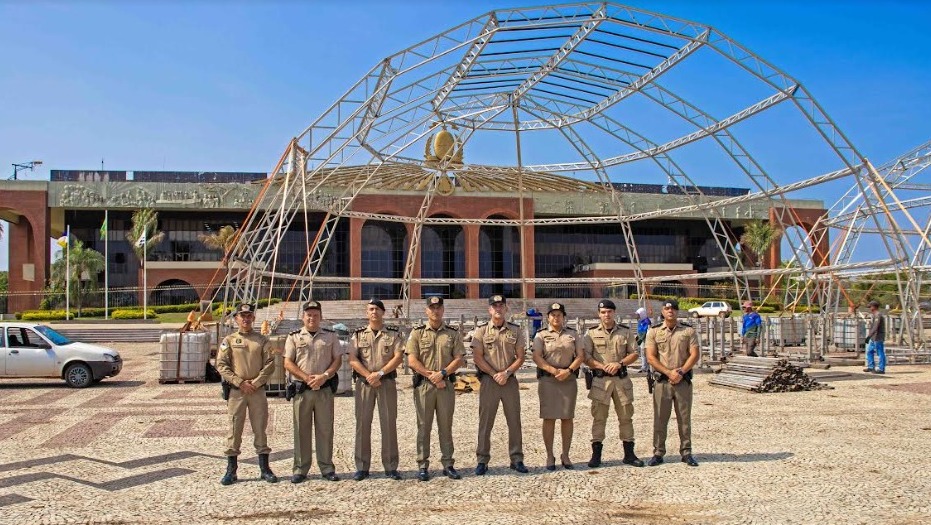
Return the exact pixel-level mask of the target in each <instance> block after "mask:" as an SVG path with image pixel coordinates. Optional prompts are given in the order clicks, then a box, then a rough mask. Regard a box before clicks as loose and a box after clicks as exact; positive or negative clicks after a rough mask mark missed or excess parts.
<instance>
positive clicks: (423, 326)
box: [412, 324, 427, 330]
mask: <svg viewBox="0 0 931 525" xmlns="http://www.w3.org/2000/svg"><path fill="white" fill-rule="evenodd" d="M426 327H427V325H426V324H419V325H417V326H415V327H414V328H412V330H423V329H424V328H426Z"/></svg>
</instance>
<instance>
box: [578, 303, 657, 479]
mask: <svg viewBox="0 0 931 525" xmlns="http://www.w3.org/2000/svg"><path fill="white" fill-rule="evenodd" d="M616 310H617V307H616V306H615V305H614V302H613V301H611V300H609V299H603V300H602V301H601V302H599V303H598V318H599V319H600V320H601V323H599V325H598V326H595V327H593V328H591V329H589V330H588V332H586V333H585V364H587V365H588V366H589V368H591V369H592V374H593V375H594V378H593V379H592V387H591V390H589V393H588V398H589V399H590V400H591V402H592V458H591V460H590V461H589V462H588V466H589V467H591V468H595V467H599V466H601V453H602V449H603V446H604V439H605V427H606V426H607V422H608V410H609V409H610V408H611V403H614V411H615V413H617V419H618V434H619V436H620V438H621V442H622V443H623V446H624V460H623V462H624V463H625V464H628V465H634V466H636V467H642V466H643V461H640V459H639V458H638V457H637V456H636V454H634V423H633V416H634V385H633V383H632V382H631V381H630V377H628V375H627V367H628V366H630V365H631V364H632V363H633V362H634V361H636V360H637V358H638V354H637V342H636V336H635V333H634V332H633V331H632V330H630V328H628V327H627V326H623V325H620V324H618V323H617V321H616V320H615V318H614V315H615V311H616Z"/></svg>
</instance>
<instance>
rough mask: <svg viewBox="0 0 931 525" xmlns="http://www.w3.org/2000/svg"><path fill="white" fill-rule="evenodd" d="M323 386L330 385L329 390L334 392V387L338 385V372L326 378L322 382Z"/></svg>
mask: <svg viewBox="0 0 931 525" xmlns="http://www.w3.org/2000/svg"><path fill="white" fill-rule="evenodd" d="M324 386H328V387H330V392H333V393H334V394H335V393H336V388H337V387H338V386H339V374H333V377H331V378H330V379H328V380H327V382H326V383H324Z"/></svg>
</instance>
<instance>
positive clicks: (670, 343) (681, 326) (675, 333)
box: [646, 300, 700, 467]
mask: <svg viewBox="0 0 931 525" xmlns="http://www.w3.org/2000/svg"><path fill="white" fill-rule="evenodd" d="M678 314H679V302H678V301H676V300H668V301H665V302H664V303H663V320H662V322H659V323H656V324H654V325H653V326H651V327H650V331H649V332H647V340H646V348H647V359H648V360H649V362H650V366H651V367H652V368H653V370H654V376H655V377H656V383H655V385H654V387H653V457H652V458H650V461H649V462H648V463H647V464H648V465H649V466H651V467H653V466H656V465H659V464H660V463H662V462H663V456H664V455H665V454H666V429H667V427H668V425H669V415H670V412H671V411H672V409H673V408H675V411H676V422H677V423H678V425H679V453H680V455H681V457H682V462H683V463H685V464H686V465H688V466H690V467H697V466H698V462H697V461H695V458H694V457H692V367H694V366H695V364H696V363H698V358H699V355H700V354H699V347H698V336H697V335H696V334H695V329H694V328H692V327H691V326H689V325H687V324H685V323H680V322H678V320H677V316H678Z"/></svg>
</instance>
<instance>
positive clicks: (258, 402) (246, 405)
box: [226, 386, 272, 456]
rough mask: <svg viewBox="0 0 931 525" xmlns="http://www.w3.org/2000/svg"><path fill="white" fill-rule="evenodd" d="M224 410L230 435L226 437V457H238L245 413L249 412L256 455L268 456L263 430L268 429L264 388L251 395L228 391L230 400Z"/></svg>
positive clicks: (268, 450)
mask: <svg viewBox="0 0 931 525" xmlns="http://www.w3.org/2000/svg"><path fill="white" fill-rule="evenodd" d="M226 410H227V412H228V413H229V417H230V434H229V435H228V436H227V437H226V455H227V456H238V455H239V447H240V446H241V445H242V430H243V428H244V427H245V425H246V411H247V410H248V412H249V424H250V425H251V426H252V433H253V434H254V435H255V439H254V442H253V443H254V444H255V452H256V454H268V453H269V452H271V451H272V449H270V448H268V436H267V435H266V434H265V429H266V428H267V427H268V399H267V398H266V397H265V387H264V386H261V387H259V389H258V390H256V391H255V392H254V393H252V394H251V395H248V396H247V395H244V394H243V393H242V390H240V389H238V388H232V389H230V398H229V401H227V402H226Z"/></svg>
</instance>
